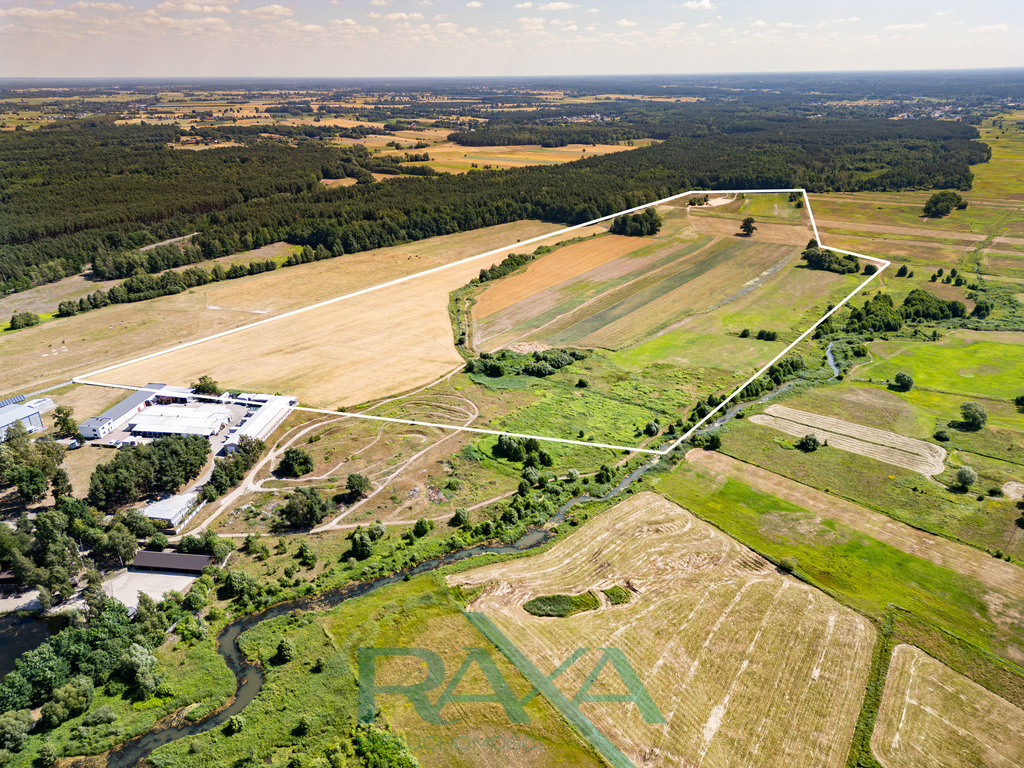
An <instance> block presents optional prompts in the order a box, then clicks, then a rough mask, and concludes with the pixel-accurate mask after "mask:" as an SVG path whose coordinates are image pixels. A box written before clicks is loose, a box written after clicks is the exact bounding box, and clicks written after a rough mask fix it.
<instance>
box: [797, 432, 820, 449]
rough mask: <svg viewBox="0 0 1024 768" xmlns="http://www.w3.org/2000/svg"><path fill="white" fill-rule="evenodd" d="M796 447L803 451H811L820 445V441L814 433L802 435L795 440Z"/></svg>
mask: <svg viewBox="0 0 1024 768" xmlns="http://www.w3.org/2000/svg"><path fill="white" fill-rule="evenodd" d="M796 447H797V448H799V449H800V450H801V451H803V452H804V453H812V452H814V451H816V450H818V448H820V447H821V441H820V440H818V437H817V436H816V435H813V434H810V435H804V436H803V437H801V438H800V439H799V440H798V441H797V444H796Z"/></svg>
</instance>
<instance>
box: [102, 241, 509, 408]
mask: <svg viewBox="0 0 1024 768" xmlns="http://www.w3.org/2000/svg"><path fill="white" fill-rule="evenodd" d="M502 242H506V243H507V242H508V240H507V239H506V240H503V241H502ZM416 245H417V246H420V250H422V247H423V245H424V244H423V243H417V244H416ZM413 247H414V246H404V247H403V250H404V252H406V253H407V252H408V251H409V250H411V249H412V248H413ZM388 250H394V249H388ZM509 250H514V249H512V248H510V249H509ZM455 252H456V251H455V249H454V248H453V249H451V250H446V251H444V252H443V253H444V254H445V255H447V256H448V258H447V259H445V260H446V261H453V260H454V258H452V256H454V254H455ZM346 258H347V257H346ZM398 258H399V261H401V260H402V259H401V257H398ZM409 258H410V257H409V256H406V257H405V260H406V261H407V262H408V261H409ZM497 258H499V259H500V258H501V255H499V256H498V257H497ZM343 260H344V259H338V260H336V261H343ZM412 262H415V263H416V264H417V266H418V267H420V268H421V269H426V268H427V267H429V266H434V265H433V264H430V263H429V261H427V260H426V259H419V258H416V259H412ZM482 263H484V262H483V261H472V262H469V263H466V264H460V265H459V266H457V267H452V268H451V269H446V270H444V271H441V272H435V273H433V274H429V275H424V276H422V277H417V278H416V279H414V280H410V281H408V282H405V283H401V284H399V285H394V286H389V287H387V288H384V289H381V290H378V291H373V292H371V293H366V294H363V295H359V296H353V297H352V298H350V299H345V300H343V301H339V302H336V303H333V304H329V305H327V306H324V307H318V308H315V309H311V310H308V311H304V312H302V313H300V314H296V315H292V316H289V317H283V318H281V319H280V320H276V321H275V322H273V323H270V324H267V325H265V326H258V327H255V328H247V329H243V330H240V331H238V332H237V333H234V334H232V335H230V336H225V337H223V338H219V339H211V340H209V341H205V342H203V343H201V344H198V345H195V346H192V347H189V348H186V349H182V350H177V351H173V352H169V353H167V354H165V355H161V356H160V357H157V358H154V359H151V360H146V361H144V362H140V363H135V364H132V365H128V366H123V367H119V368H117V369H116V370H113V371H111V372H109V373H106V374H103V377H102V378H103V380H106V381H112V382H114V383H124V384H131V385H134V386H139V385H141V384H145V383H146V382H147V381H161V382H172V383H176V384H184V383H187V382H189V381H194V380H195V379H196V378H197V377H198V376H200V375H202V374H204V373H206V374H209V375H211V376H213V377H214V379H216V380H217V381H219V382H221V383H222V384H224V385H227V386H230V387H233V388H239V389H246V390H255V391H260V392H287V393H290V394H294V395H297V396H298V397H299V398H300V400H302V402H304V403H306V404H309V405H313V406H317V407H325V408H326V407H335V406H342V405H355V404H358V403H362V402H365V401H367V400H374V399H377V398H379V397H384V396H386V395H392V394H396V393H399V392H403V391H405V390H408V389H410V388H412V387H414V386H417V385H422V384H427V383H429V382H430V381H431V380H432V379H434V378H436V377H438V376H441V375H443V374H444V373H446V372H447V371H449V370H451V369H452V368H454V367H457V366H459V365H460V364H461V363H462V362H463V360H462V358H461V357H460V356H459V354H458V352H456V350H455V345H454V343H453V339H452V329H451V320H450V319H449V316H448V294H449V293H450V292H451V291H453V290H454V289H456V288H459V287H461V286H463V285H465V284H466V283H467V282H468V281H469V280H470V279H471V278H472V277H474V276H475V275H476V274H477V273H479V271H480V267H481V264H482ZM293 269H295V268H293ZM417 271H419V270H417ZM382 278H383V276H382ZM382 278H381V279H378V280H377V281H374V283H379V282H381V281H382Z"/></svg>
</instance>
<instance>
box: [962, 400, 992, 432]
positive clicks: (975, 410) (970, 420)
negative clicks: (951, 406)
mask: <svg viewBox="0 0 1024 768" xmlns="http://www.w3.org/2000/svg"><path fill="white" fill-rule="evenodd" d="M960 414H961V416H962V417H963V421H964V424H966V425H967V426H968V427H970V428H971V429H981V428H982V427H984V426H985V422H987V421H988V411H986V410H985V406H983V405H981V404H980V403H973V402H970V401H968V402H966V403H961V404H960Z"/></svg>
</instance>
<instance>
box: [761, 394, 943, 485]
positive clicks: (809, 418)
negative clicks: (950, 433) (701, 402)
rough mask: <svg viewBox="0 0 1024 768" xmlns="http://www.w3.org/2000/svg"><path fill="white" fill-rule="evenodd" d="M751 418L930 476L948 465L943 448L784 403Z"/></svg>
mask: <svg viewBox="0 0 1024 768" xmlns="http://www.w3.org/2000/svg"><path fill="white" fill-rule="evenodd" d="M750 420H751V421H752V422H754V423H755V424H761V425H763V426H766V427H771V428H773V429H777V430H779V431H780V432H785V433H786V434H788V435H793V436H795V437H803V436H804V435H806V434H808V433H814V435H815V436H817V437H818V439H819V440H827V441H828V444H829V447H832V448H839V449H840V450H843V451H849V452H850V453H856V454H858V455H860V456H867V457H868V458H872V459H876V460H878V461H882V462H885V463H886V464H892V465H893V466H897V467H903V468H904V469H909V470H911V471H913V472H920V473H921V474H922V475H927V476H929V477H930V476H932V475H937V474H939V473H941V472H942V471H943V469H945V461H946V450H945V449H944V448H941V447H939V446H937V445H934V444H932V443H926V442H925V441H923V440H915V439H914V438H912V437H905V436H903V435H898V434H896V433H895V432H889V431H887V430H884V429H875V428H874V427H865V426H863V425H862V424H855V423H854V422H852V421H844V420H842V419H835V418H832V417H830V416H821V415H819V414H817V413H811V412H810V411H800V410H797V409H796V408H789V407H787V406H784V405H770V406H768V408H767V409H766V411H765V413H764V414H758V415H756V416H752V417H751V418H750Z"/></svg>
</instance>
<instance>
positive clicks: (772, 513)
mask: <svg viewBox="0 0 1024 768" xmlns="http://www.w3.org/2000/svg"><path fill="white" fill-rule="evenodd" d="M653 484H654V486H655V488H656V489H657V490H658V491H659V492H661V493H663V494H665V495H666V496H667V497H668V498H670V499H672V500H673V501H675V502H677V503H678V504H680V505H682V506H684V507H686V508H687V509H689V510H691V511H692V512H694V513H695V514H696V515H697V516H698V517H701V518H702V519H705V520H707V521H709V522H711V523H713V524H714V525H716V526H717V527H719V528H721V529H722V530H723V531H725V532H726V533H728V534H729V535H730V536H733V537H735V538H736V539H737V540H739V541H740V542H742V543H743V544H745V545H746V546H748V547H751V548H752V549H754V550H755V551H757V552H759V553H761V554H763V555H765V556H767V557H770V558H772V559H773V560H774V561H775V562H782V561H783V559H786V558H788V559H789V561H788V563H789V567H792V568H793V570H794V572H795V573H797V574H798V575H799V576H800V577H801V578H803V579H805V580H806V581H808V582H810V583H811V584H814V585H815V586H818V587H820V588H821V589H824V590H825V591H826V592H828V593H829V594H830V595H832V596H833V597H835V598H836V599H838V600H839V601H840V602H842V603H844V604H845V605H848V606H850V607H852V608H854V609H855V610H857V611H859V612H861V613H863V614H865V615H867V616H871V617H874V618H876V619H878V618H880V617H881V616H882V615H883V614H884V613H885V610H886V606H887V605H889V604H895V605H898V606H900V607H902V608H905V609H907V610H909V611H911V612H912V613H913V614H914V615H916V616H918V617H920V618H923V619H925V620H926V621H927V622H929V623H931V624H934V625H935V626H937V627H940V628H942V629H945V630H946V631H948V632H951V633H952V634H953V635H955V636H957V637H961V638H964V639H966V640H968V641H970V642H971V643H973V644H975V645H977V646H978V647H979V648H981V649H984V650H988V651H992V652H995V653H1005V652H1006V647H1007V645H1010V646H1015V647H1017V648H1020V647H1021V644H1022V643H1024V627H1020V626H1019V625H1018V626H1014V625H1009V626H1008V625H1006V624H1003V625H998V624H996V623H995V622H994V621H993V620H992V619H991V618H990V616H989V611H988V608H987V606H986V603H985V594H986V589H985V588H984V586H983V585H982V584H980V583H979V582H977V581H975V580H974V579H971V578H967V577H964V576H963V575H962V574H960V573H957V572H956V571H953V570H950V569H948V568H943V567H941V566H938V565H935V564H934V563H931V562H929V561H926V560H923V559H921V558H918V557H915V556H913V555H910V554H907V553H905V552H902V551H901V550H898V549H896V548H894V547H892V546H889V545H888V544H884V543H882V542H879V541H877V540H875V539H873V538H871V537H869V536H866V535H864V534H862V533H860V532H858V531H854V530H852V529H850V528H847V527H845V526H843V525H840V524H837V523H835V522H834V521H831V520H828V519H823V518H821V517H819V516H817V515H815V514H813V513H811V512H808V511H806V510H804V509H801V508H800V507H797V506H795V505H793V504H791V503H789V502H787V501H783V500H782V499H779V498H776V497H773V496H768V495H764V494H761V493H758V492H756V491H754V490H752V489H751V488H750V487H749V486H746V485H744V484H742V483H739V482H737V481H735V480H731V479H730V480H726V481H725V483H724V485H721V484H720V483H719V482H716V480H715V479H714V477H713V476H712V475H711V474H710V473H708V472H706V471H704V470H702V469H700V468H697V467H693V466H692V465H686V464H683V465H680V466H679V467H678V468H676V469H675V470H674V471H672V472H671V473H669V474H666V475H661V476H658V477H656V478H655V480H654V481H653Z"/></svg>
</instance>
